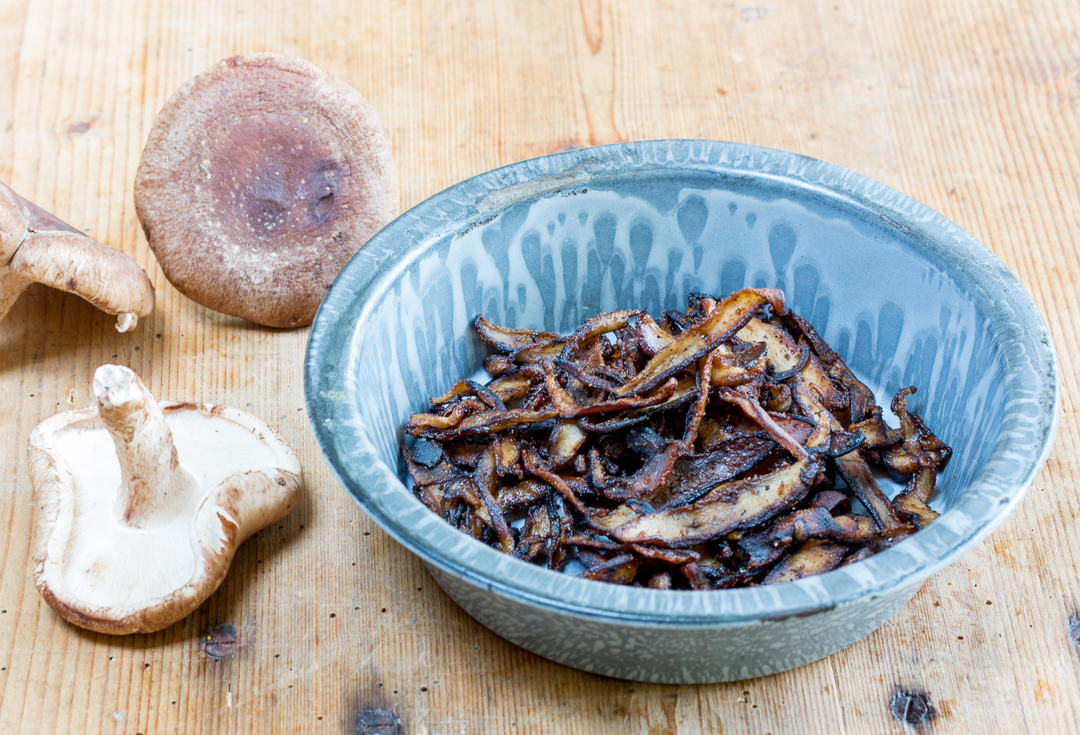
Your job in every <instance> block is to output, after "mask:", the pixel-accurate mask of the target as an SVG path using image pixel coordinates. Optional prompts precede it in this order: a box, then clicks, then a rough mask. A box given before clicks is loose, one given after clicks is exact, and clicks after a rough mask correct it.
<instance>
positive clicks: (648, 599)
mask: <svg viewBox="0 0 1080 735" xmlns="http://www.w3.org/2000/svg"><path fill="white" fill-rule="evenodd" d="M744 286H755V287H771V288H781V289H784V290H785V291H786V293H787V295H788V302H789V304H790V306H791V307H792V308H793V309H794V310H795V311H796V312H797V313H799V314H801V315H802V316H804V317H806V318H808V319H809V320H810V321H811V322H812V323H813V324H814V326H815V327H816V328H817V329H818V330H819V331H820V332H821V333H822V334H823V336H824V337H825V338H826V340H827V341H828V342H829V343H830V344H831V345H832V346H833V347H834V348H835V349H836V351H837V352H839V353H840V355H841V356H842V357H843V358H844V359H845V360H846V361H847V362H848V364H849V365H850V366H851V367H852V369H853V370H854V371H855V373H856V374H857V375H859V377H860V378H862V379H863V380H864V381H865V382H866V383H867V384H868V385H869V386H870V387H871V388H872V389H874V391H875V393H876V394H877V395H878V397H879V400H880V401H882V402H884V403H886V404H887V402H888V398H889V397H890V396H891V395H892V394H893V392H894V391H895V390H896V389H897V388H899V387H900V386H902V385H904V386H906V385H909V384H914V385H916V386H918V388H919V392H918V393H917V394H916V395H915V396H914V397H913V399H912V401H911V404H912V405H913V407H914V408H915V409H916V410H917V411H918V412H919V413H921V414H922V415H923V416H924V417H925V419H926V421H927V423H928V424H929V425H930V427H931V428H933V429H934V430H935V431H936V432H937V433H938V434H939V435H940V436H941V437H942V438H943V439H944V440H945V441H946V442H948V443H949V444H950V445H951V446H952V447H953V449H954V455H953V459H952V461H951V462H950V464H949V465H948V471H947V472H946V473H945V474H944V476H943V477H942V478H941V482H940V483H939V487H938V491H937V493H936V495H935V497H934V500H933V506H934V507H935V508H936V509H938V510H939V511H941V512H942V514H943V515H942V516H941V517H940V518H939V519H938V520H937V521H935V522H934V523H933V524H931V525H930V526H929V527H928V528H927V529H925V530H923V531H921V532H920V533H918V534H917V535H915V536H914V537H912V538H911V539H909V540H907V541H904V542H903V543H900V544H898V545H897V546H896V547H894V548H892V549H889V550H888V551H885V552H884V553H881V554H878V555H877V556H874V557H872V558H871V559H869V560H867V561H864V562H860V563H858V564H853V565H850V566H847V567H844V568H842V569H838V570H836V571H832V572H829V573H827V574H823V575H820V576H817V577H812V578H809V579H804V580H799V581H796V582H789V583H785V584H779V585H773V586H768V587H758V588H753V589H741V590H722V591H709V592H690V591H671V590H651V589H631V588H625V587H620V586H616V585H610V584H603V583H599V582H592V581H588V580H583V579H578V578H574V577H569V576H567V575H561V574H557V573H555V572H551V571H549V570H547V569H543V568H540V567H537V566H533V565H530V564H527V563H524V562H521V561H518V560H515V559H512V558H510V557H508V556H506V555H504V554H502V553H499V552H497V551H495V550H494V549H491V548H488V547H487V546H485V545H483V544H481V543H479V542H477V541H475V540H473V539H472V538H470V537H468V536H466V535H465V534H463V533H460V532H458V531H456V530H455V529H453V528H451V527H450V526H449V525H448V524H446V523H445V522H444V521H442V520H441V519H440V518H438V517H437V516H436V515H434V514H433V513H431V512H430V511H429V510H427V509H426V508H425V507H424V506H423V505H421V503H420V502H419V501H418V500H416V499H415V498H414V497H413V495H412V493H411V492H410V491H409V490H408V489H406V486H405V484H404V480H405V477H406V472H405V468H404V465H403V462H402V460H401V457H400V450H399V445H400V444H401V443H402V442H403V441H405V437H403V434H402V430H401V425H402V423H403V422H404V421H405V419H406V418H407V417H408V416H409V414H411V413H413V412H415V411H420V410H424V409H425V408H426V406H427V397H428V396H433V395H437V394H439V393H442V392H443V391H445V390H446V389H447V388H449V387H450V385H452V384H453V383H454V382H455V381H456V380H457V379H459V378H460V377H462V376H466V375H475V374H477V373H478V372H479V371H480V369H481V362H482V360H483V358H484V357H485V356H486V354H487V352H486V348H485V347H484V346H483V345H482V344H481V343H480V342H479V340H477V339H475V338H474V336H473V334H472V331H471V329H470V322H471V321H472V319H473V318H474V317H475V316H476V315H477V314H479V313H483V314H484V315H485V316H487V317H488V318H489V319H492V320H493V321H495V322H498V323H503V324H507V325H510V326H515V327H527V328H535V329H544V330H555V331H561V332H569V331H571V330H572V329H573V328H574V327H575V326H576V325H577V324H579V323H580V322H581V321H582V320H583V319H585V318H587V317H589V316H591V315H593V314H596V313H598V312H601V311H607V310H611V309H623V308H640V307H647V308H648V309H649V311H650V312H651V313H652V314H653V315H654V316H658V315H659V314H660V312H661V311H662V310H663V309H669V308H683V307H684V305H685V302H686V296H687V294H689V293H691V292H695V291H700V292H707V293H712V294H719V295H723V294H727V293H729V292H731V291H733V290H736V289H738V288H742V287H744ZM305 382H306V386H305V388H306V395H307V402H308V410H309V415H310V417H311V421H312V424H313V426H314V429H315V434H316V436H317V439H318V441H319V444H320V446H321V448H322V450H323V452H324V453H325V454H326V456H327V458H328V459H329V461H330V464H331V466H332V467H333V468H334V471H335V472H336V473H337V475H338V477H339V479H340V480H341V482H342V484H343V485H344V486H345V488H346V489H347V490H348V491H349V493H350V494H351V495H352V496H353V497H354V498H355V499H356V501H357V502H358V503H359V504H360V506H361V508H363V509H364V511H365V512H366V513H367V514H368V515H370V516H371V517H372V518H373V519H375V521H376V522H378V523H379V524H380V525H381V526H382V527H383V528H384V529H385V530H386V531H387V532H388V533H389V534H390V535H391V536H393V537H394V538H395V539H397V540H398V541H399V542H400V543H401V544H402V545H403V546H405V547H406V548H407V549H409V550H410V551H412V552H414V553H415V554H417V555H419V556H420V557H421V558H422V559H423V560H424V561H425V562H426V563H427V565H428V567H429V568H430V570H431V573H432V574H433V576H434V577H435V579H436V580H437V581H438V582H439V584H440V585H442V587H443V588H444V589H445V590H446V591H447V592H448V593H449V594H450V595H451V597H453V598H454V600H456V601H457V602H458V604H460V605H461V606H462V607H463V608H465V610H467V611H468V612H469V613H470V614H471V615H472V616H474V617H475V618H476V619H478V620H479V621H480V622H482V623H483V624H484V625H486V626H487V627H488V628H490V629H491V630H493V631H495V632H496V633H498V634H499V635H501V636H503V637H505V638H507V639H509V640H511V641H513V642H514V643H516V644H518V645H520V646H522V647H524V648H526V649H528V650H530V651H533V652H535V653H537V654H539V655H541V656H544V657H546V658H550V659H553V660H555V661H560V662H562V663H564V664H567V665H569V666H573V667H576V668H580V669H585V670H587V671H592V672H596V673H598V674H604V675H607V676H615V677H622V678H627V679H636V680H642V681H650V682H673V683H700V682H716V681H729V680H734V679H743V678H749V677H755V676H762V675H765V674H772V673H776V672H779V671H783V670H786V669H790V668H793V667H795V666H799V665H802V664H805V663H808V662H810V661H814V660H816V659H819V658H821V657H823V656H827V655H828V654H830V653H833V652H834V651H837V650H839V649H841V648H843V647H845V646H848V645H850V644H851V643H853V642H855V641H857V640H859V639H860V638H862V637H863V636H865V635H867V634H868V633H870V632H871V631H873V630H874V629H875V628H877V627H878V626H880V625H881V624H883V623H884V622H885V621H886V620H888V618H889V617H890V616H891V615H893V614H894V613H895V612H896V611H897V610H898V609H899V608H900V607H902V606H903V605H904V604H906V603H907V601H908V600H909V599H911V597H912V595H914V593H915V591H916V590H918V588H919V586H920V585H921V584H922V582H923V581H925V580H926V578H927V577H928V576H930V575H931V574H932V573H934V572H935V571H936V570H938V569H941V568H942V567H943V566H945V565H946V564H949V563H950V562H952V561H955V560H956V559H957V558H958V557H959V556H960V555H962V554H963V553H965V552H966V551H968V550H969V549H970V548H971V547H972V546H974V545H975V544H976V543H978V542H979V541H980V540H982V539H983V538H985V537H986V536H987V535H988V534H989V533H990V532H991V531H992V530H993V529H994V528H995V527H997V526H998V525H999V524H1000V523H1001V522H1002V521H1003V520H1004V519H1005V517H1006V516H1007V515H1008V514H1009V512H1010V511H1011V510H1012V509H1013V508H1014V507H1015V506H1016V504H1017V503H1018V502H1019V501H1020V499H1021V498H1022V497H1023V496H1024V494H1025V492H1026V491H1027V489H1028V488H1029V487H1030V485H1031V483H1032V482H1033V480H1034V479H1035V476H1036V474H1037V472H1038V471H1039V468H1040V467H1041V465H1042V463H1043V461H1044V460H1045V458H1046V455H1047V453H1048V452H1049V449H1050V444H1051V441H1052V439H1053V435H1054V431H1055V429H1056V426H1057V418H1058V404H1059V397H1058V392H1059V387H1058V368H1057V362H1056V359H1055V356H1054V352H1053V348H1052V346H1051V342H1050V337H1049V334H1048V331H1047V328H1046V326H1045V324H1044V322H1043V320H1042V318H1041V317H1040V315H1039V314H1038V312H1037V311H1036V309H1035V306H1034V305H1033V303H1032V301H1031V298H1030V297H1029V296H1028V294H1027V293H1026V292H1025V291H1024V289H1023V287H1022V286H1021V285H1020V284H1019V283H1018V282H1017V280H1016V278H1015V277H1014V276H1013V275H1012V274H1011V273H1010V272H1009V271H1008V269H1007V268H1006V267H1005V266H1004V265H1003V264H1002V263H1001V262H1000V261H999V260H998V259H997V258H996V257H994V256H993V255H992V254H991V253H990V252H989V251H988V250H987V249H986V248H985V247H983V246H982V245H981V244H979V243H978V242H977V241H976V240H975V239H974V238H972V237H971V236H970V235H969V234H968V233H966V232H964V231H963V230H962V229H960V228H959V227H958V226H956V225H955V224H954V223H952V222H950V221H949V220H947V219H945V218H944V217H942V216H941V215H940V214H938V213H936V212H934V211H933V210H931V209H929V208H928V207H926V206H924V205H922V204H920V203H918V202H916V201H914V200H912V199H911V198H909V197H907V196H905V195H903V194H901V193H899V192H897V191H895V190H893V189H890V188H889V187H887V186H885V185H883V184H880V183H878V182H875V181H872V180H871V179H868V178H866V177H865V176H861V175H859V174H856V173H853V172H851V171H848V170H846V169H843V168H840V167H838V166H834V165H831V164H828V163H824V162H821V161H817V160H813V159H810V158H805V157H803V156H798V155H795V154H792V153H785V152H782V151H776V150H770V149H765V148H757V147H753V146H747V145H740V144H734V143H723V142H716V141H696V140H668V141H650V142H640V143H623V144H619V145H613V146H605V147H600V148H590V149H584V150H578V151H570V152H567V153H560V154H556V155H552V156H546V157H543V158H538V159H534V160H530V161H523V162H521V163H516V164H513V165H510V166H506V167H504V168H500V169H497V170H495V171H491V172H488V173H485V174H482V175H480V176H477V177H475V178H472V179H469V180H467V181H463V182H462V183H460V184H457V185H455V186H453V187H451V188H449V189H447V190H445V191H443V192H441V193H439V194H437V195H435V196H434V197H432V198H430V199H428V200H427V201H425V202H423V203H421V204H419V205H418V206H416V207H414V208H413V209H411V210H410V211H408V212H406V213H405V214H404V215H402V216H401V217H399V218H398V219H397V220H395V221H394V222H392V223H391V224H390V225H389V226H387V227H386V228H385V229H383V230H382V231H381V232H379V233H378V234H377V235H376V236H375V237H374V238H372V239H371V240H370V241H369V242H368V243H367V245H366V246H365V247H364V248H363V249H362V250H361V251H360V252H359V253H358V254H357V255H356V256H355V257H354V258H353V259H352V260H351V261H350V262H349V264H348V265H347V266H346V267H345V269H344V270H343V271H342V273H341V275H340V276H339V277H338V279H337V281H336V282H335V284H334V286H333V288H332V289H331V290H330V292H329V294H328V295H327V297H326V299H325V300H324V301H323V303H322V306H321V308H320V310H319V313H318V315H317V317H316V319H315V324H314V327H313V328H312V331H311V337H310V341H309V343H308V352H307V359H306V366H305Z"/></svg>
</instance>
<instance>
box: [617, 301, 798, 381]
mask: <svg viewBox="0 0 1080 735" xmlns="http://www.w3.org/2000/svg"><path fill="white" fill-rule="evenodd" d="M767 306H771V307H772V309H773V310H774V311H776V312H777V313H779V312H780V311H783V308H784V295H783V294H782V293H781V292H780V291H774V290H771V289H756V290H755V289H743V290H742V291H737V292H736V293H734V294H732V295H731V296H729V297H727V298H726V299H724V301H723V302H722V303H721V304H720V306H719V307H718V309H717V312H716V314H714V315H713V316H711V317H709V318H708V319H706V320H705V321H703V322H701V323H699V324H694V325H693V326H691V327H690V328H689V329H687V330H686V331H685V332H683V333H682V334H680V335H679V336H678V337H677V338H676V339H675V340H674V341H672V342H671V343H670V344H669V345H667V346H666V347H664V348H663V349H662V350H660V352H658V353H656V356H655V357H653V358H652V359H651V360H649V362H648V364H646V365H645V367H644V368H643V369H642V370H641V372H640V373H638V374H637V375H636V376H634V378H633V379H632V380H629V381H628V382H627V383H625V384H624V385H621V386H619V387H618V388H617V389H616V390H615V395H617V396H627V395H632V394H635V393H642V392H644V391H648V390H651V389H652V388H655V387H656V386H658V385H660V383H662V382H664V381H665V380H666V379H667V378H669V377H670V376H672V375H674V374H675V373H677V372H679V371H680V370H682V369H683V368H685V367H686V366H687V365H690V364H691V363H692V362H694V361H695V360H697V359H698V358H700V357H701V356H702V355H704V354H706V353H707V352H710V351H711V350H713V349H715V348H716V347H717V346H718V345H719V344H720V343H721V342H723V341H724V340H725V339H728V338H729V337H731V336H732V335H733V334H735V332H737V331H738V330H739V329H740V328H742V327H743V326H744V325H745V324H746V323H747V322H748V321H749V320H750V319H751V318H753V317H754V316H755V315H756V314H758V313H760V312H761V311H762V310H764V309H765V308H766V307H767Z"/></svg>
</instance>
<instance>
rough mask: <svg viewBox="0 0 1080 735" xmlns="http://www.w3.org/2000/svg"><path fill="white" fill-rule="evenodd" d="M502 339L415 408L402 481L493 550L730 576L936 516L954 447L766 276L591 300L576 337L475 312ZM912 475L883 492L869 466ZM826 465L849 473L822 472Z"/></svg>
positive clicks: (709, 581) (761, 579)
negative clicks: (662, 305)
mask: <svg viewBox="0 0 1080 735" xmlns="http://www.w3.org/2000/svg"><path fill="white" fill-rule="evenodd" d="M474 327H475V329H476V332H477V335H478V336H479V338H480V339H481V340H482V341H483V342H484V343H486V344H488V345H490V346H491V347H492V348H494V349H495V350H496V353H495V354H493V355H492V356H491V357H489V358H488V359H487V360H486V361H485V363H484V367H485V369H486V370H487V372H488V374H489V375H490V376H491V378H492V380H491V381H490V382H488V383H487V384H486V385H484V384H481V383H479V382H477V381H475V380H469V379H464V380H461V381H459V382H458V383H456V384H455V385H454V386H453V387H452V388H451V389H450V390H448V391H447V392H446V393H445V394H443V395H441V396H437V397H434V398H432V399H431V403H432V406H433V407H432V410H431V411H430V412H429V413H420V414H414V415H413V416H412V417H410V419H409V420H408V421H407V422H406V423H405V432H406V433H407V434H409V435H410V436H412V437H414V439H415V441H413V442H412V443H411V446H409V447H402V453H403V455H404V458H405V464H406V466H407V468H408V470H409V473H410V475H411V476H412V478H413V481H414V482H415V488H414V492H415V493H416V496H417V498H419V499H420V500H421V502H423V503H424V505H426V506H427V507H428V508H429V509H431V511H432V512H434V513H437V514H439V515H440V516H441V517H442V518H443V519H444V520H446V521H447V522H448V523H450V524H451V525H453V526H455V527H456V528H458V529H460V530H461V531H463V532H464V533H467V534H469V535H471V536H473V537H474V538H477V539H479V540H480V541H482V542H484V543H487V544H489V545H490V546H493V547H495V548H497V549H499V550H501V551H504V552H506V553H508V554H512V555H513V556H515V557H517V558H519V559H522V560H525V561H530V562H533V563H535V564H540V565H544V566H547V567H548V568H550V569H555V570H559V571H564V572H567V573H572V574H576V575H578V576H580V577H582V578H585V579H592V580H598V581H603V582H609V583H614V584H625V585H633V586H640V587H651V588H654V589H696V590H707V589H726V588H730V587H739V586H743V587H745V586H756V585H761V584H774V583H778V582H785V581H790V580H794V579H800V578H802V577H807V576H810V575H812V574H819V573H822V572H826V571H829V570H831V569H835V568H837V567H840V566H845V565H847V564H852V563H855V562H858V561H862V560H863V559H866V558H868V557H869V556H871V555H873V554H874V553H876V552H878V551H881V550H883V549H886V548H888V547H889V546H891V545H893V544H895V543H897V542H898V541H900V540H902V539H904V538H907V537H908V536H910V535H911V534H913V533H915V532H916V531H918V530H919V529H921V528H924V527H925V526H926V525H927V524H928V523H930V522H931V521H933V520H934V518H936V517H937V513H936V512H935V511H933V510H932V509H931V508H930V505H929V501H930V498H931V496H932V494H933V492H934V487H935V483H936V480H937V475H938V472H939V471H940V470H941V468H942V467H943V466H944V465H945V463H946V462H947V461H948V458H949V455H950V453H951V450H950V449H949V447H948V446H946V445H945V444H944V443H943V442H942V441H941V440H940V439H938V438H937V437H936V436H935V435H934V434H933V433H932V432H931V431H930V430H929V429H928V428H927V427H926V424H925V423H924V422H923V421H922V419H921V418H920V417H919V416H917V415H916V414H914V413H913V412H911V411H910V410H909V409H908V406H907V399H908V396H909V395H911V394H912V393H914V392H915V389H914V388H905V389H903V390H901V391H900V392H899V393H897V395H896V397H895V398H893V400H892V404H891V408H892V410H893V412H894V413H895V414H896V416H897V417H898V418H899V419H900V428H891V427H889V426H888V425H887V424H886V423H885V422H884V420H883V419H882V409H881V408H880V406H878V405H877V403H876V401H875V398H874V395H873V393H871V391H870V390H869V389H868V388H867V387H866V386H865V385H864V384H863V383H862V382H860V381H859V380H858V378H856V377H855V375H854V374H853V373H852V372H851V370H849V369H848V367H847V366H846V365H845V364H844V362H843V360H841V358H840V356H839V355H837V354H836V353H835V352H833V350H832V349H831V348H830V347H829V346H828V345H827V344H826V343H825V342H824V341H823V340H822V339H821V337H820V336H819V335H818V334H817V333H816V332H815V331H814V329H813V327H812V326H810V324H809V323H808V322H806V321H805V320H803V319H801V318H799V317H798V316H797V315H795V314H793V313H791V312H790V311H787V310H786V309H785V307H784V297H783V294H782V293H781V292H779V291H774V290H769V289H744V290H742V291H738V292H736V293H734V294H732V295H730V296H728V297H727V298H725V299H715V298H711V297H708V296H703V295H700V294H694V295H692V296H691V297H690V299H689V303H688V305H687V309H686V312H685V313H683V312H673V311H667V312H665V313H664V318H663V319H662V320H660V321H656V320H654V319H653V318H652V317H650V316H649V315H648V314H647V313H646V312H644V311H632V310H625V311H614V312H609V313H606V314H599V315H597V316H594V317H592V318H590V319H588V320H586V322H585V323H584V324H582V325H581V326H580V327H579V328H578V329H577V330H576V331H575V332H574V333H573V334H571V335H569V336H567V337H561V336H559V335H557V334H553V333H550V332H536V331H530V330H524V329H508V328H505V327H501V326H498V325H495V324H492V323H490V322H488V321H487V320H486V319H485V318H484V317H483V316H479V317H477V318H476V321H475V322H474ZM872 465H878V466H880V467H882V468H883V469H884V470H886V471H887V472H888V473H889V474H890V475H891V476H892V477H893V479H894V480H896V481H898V482H901V483H906V486H905V488H904V490H903V491H902V492H901V493H900V494H899V495H897V497H896V498H895V499H893V500H890V499H889V498H888V496H886V495H885V493H884V492H882V490H881V488H880V487H879V486H878V484H877V481H876V480H875V479H874V475H873V472H872V469H871V466H872ZM833 478H837V479H838V480H841V481H842V482H839V483H838V484H836V485H834V484H833Z"/></svg>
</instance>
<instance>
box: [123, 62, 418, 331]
mask: <svg viewBox="0 0 1080 735" xmlns="http://www.w3.org/2000/svg"><path fill="white" fill-rule="evenodd" d="M397 203H398V183H397V172H396V170H395V168H394V160H393V156H392V154H391V151H390V141H389V138H388V136H387V134H386V131H385V129H384V128H383V126H382V123H381V122H380V121H379V116H378V114H377V113H376V112H375V109H374V108H373V107H372V106H371V104H370V103H368V101H367V100H366V99H364V98H363V97H362V96H361V95H360V93H359V92H357V91H356V90H354V89H353V88H352V87H350V86H348V85H347V84H345V83H343V82H341V81H340V80H338V79H336V78H335V77H333V76H331V75H330V74H328V73H327V72H325V71H323V70H322V69H320V68H318V67H317V66H315V65H314V64H311V63H309V62H307V61H303V60H301V59H295V58H292V57H289V56H282V55H280V54H269V53H259V54H245V55H243V56H234V57H232V58H230V59H226V60H224V61H222V62H221V63H219V64H218V65H216V66H214V67H212V68H211V69H208V70H207V71H205V72H203V73H202V74H199V75H198V76H196V77H195V78H194V79H192V80H190V81H189V82H187V83H186V84H185V85H184V86H183V87H181V88H180V89H179V90H178V91H177V92H176V93H175V94H174V95H173V96H172V98H171V99H170V100H169V101H168V102H167V103H166V104H165V107H164V108H163V109H162V110H161V112H160V114H159V115H158V117H157V120H156V121H155V122H154V127H153V129H152V130H151V131H150V137H149V139H148V140H147V143H146V148H145V150H144V151H143V156H142V160H141V162H140V163H139V170H138V174H137V176H136V179H135V209H136V212H137V213H138V216H139V220H140V221H141V222H142V226H143V229H144V231H145V232H146V237H147V239H148V240H149V242H150V247H151V249H153V251H154V254H155V255H156V256H157V259H158V262H159V263H160V264H161V268H162V270H163V271H164V272H165V276H166V278H168V279H169V281H170V282H171V283H172V284H173V285H174V286H175V287H176V288H177V289H178V290H179V291H180V292H181V293H183V294H184V295H185V296H187V297H188V298H190V299H192V300H194V301H196V302H198V303H199V304H202V305H203V306H206V307H208V308H210V309H214V310H216V311H221V312H224V313H226V314H231V315H233V316H238V317H242V318H244V319H248V320H250V321H253V322H256V323H258V324H262V325H265V326H269V327H299V326H305V325H308V324H310V323H311V321H312V320H313V319H314V317H315V311H316V309H317V308H318V306H319V303H320V302H321V301H322V298H323V296H324V295H325V293H326V291H327V289H328V288H329V287H330V284H331V283H332V282H333V280H334V278H335V277H336V276H337V274H338V272H339V271H340V270H341V268H342V267H343V266H344V265H345V263H346V262H347V261H348V260H349V258H351V257H352V255H353V254H354V253H355V252H356V251H357V250H358V249H360V247H361V246H362V245H363V244H364V243H365V242H367V240H368V239H369V238H370V237H371V236H372V235H374V234H375V233H376V232H378V231H379V230H380V229H381V228H382V227H383V226H384V225H386V224H387V223H388V222H389V221H390V220H391V219H392V218H393V217H394V215H395V214H396V212H397Z"/></svg>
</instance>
